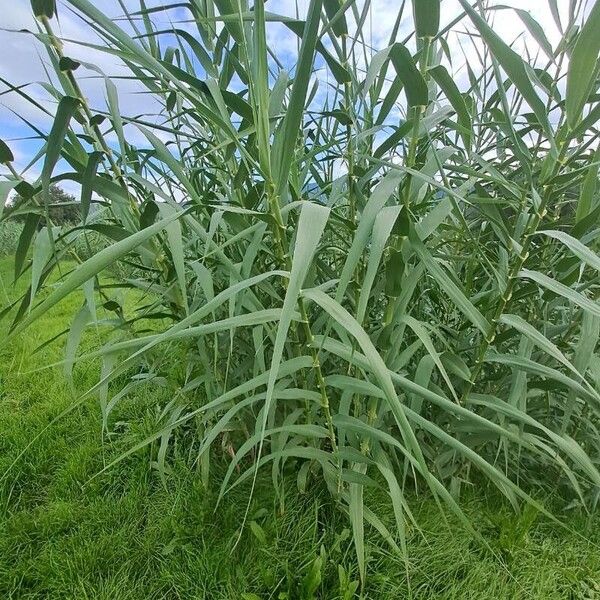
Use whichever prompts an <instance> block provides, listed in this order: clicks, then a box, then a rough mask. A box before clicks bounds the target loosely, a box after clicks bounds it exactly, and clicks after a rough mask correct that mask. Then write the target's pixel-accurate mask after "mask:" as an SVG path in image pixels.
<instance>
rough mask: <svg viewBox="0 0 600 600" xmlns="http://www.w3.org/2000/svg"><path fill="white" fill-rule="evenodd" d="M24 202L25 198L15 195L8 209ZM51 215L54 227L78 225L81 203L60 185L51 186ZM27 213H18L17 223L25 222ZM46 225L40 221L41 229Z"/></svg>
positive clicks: (14, 217)
mask: <svg viewBox="0 0 600 600" xmlns="http://www.w3.org/2000/svg"><path fill="white" fill-rule="evenodd" d="M22 202H23V198H21V196H19V195H18V194H15V195H14V196H13V197H12V198H11V200H10V203H9V205H8V209H9V210H10V209H11V208H12V209H16V208H18V207H19V205H20V204H21V203H22ZM49 214H50V220H51V221H52V223H54V225H66V224H73V223H77V222H78V221H79V220H80V219H81V211H80V207H79V203H78V202H77V200H76V198H75V196H73V195H72V194H68V193H67V192H65V191H64V190H63V189H62V188H61V187H59V186H58V185H51V186H50V195H49ZM26 218H27V214H26V213H21V214H19V213H16V214H15V215H13V219H15V220H16V221H21V222H22V221H25V219H26ZM44 225H45V222H44V220H42V221H40V227H43V226H44Z"/></svg>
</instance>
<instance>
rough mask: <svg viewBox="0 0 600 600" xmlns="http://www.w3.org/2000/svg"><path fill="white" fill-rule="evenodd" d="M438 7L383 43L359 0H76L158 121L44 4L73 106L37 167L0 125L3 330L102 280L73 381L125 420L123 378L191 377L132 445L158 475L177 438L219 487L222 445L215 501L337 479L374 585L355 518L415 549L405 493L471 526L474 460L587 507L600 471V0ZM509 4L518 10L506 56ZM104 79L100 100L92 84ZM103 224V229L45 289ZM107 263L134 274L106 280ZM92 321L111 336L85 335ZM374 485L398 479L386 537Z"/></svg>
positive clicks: (42, 27) (392, 484) (65, 96)
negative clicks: (5, 210) (126, 0)
mask: <svg viewBox="0 0 600 600" xmlns="http://www.w3.org/2000/svg"><path fill="white" fill-rule="evenodd" d="M446 4H447V2H440V1H439V0H427V1H425V0H413V2H412V4H411V3H410V2H408V1H405V2H400V3H398V9H397V13H396V15H395V24H394V27H393V30H392V34H391V37H390V39H389V40H388V44H387V45H386V46H385V47H383V48H376V49H374V48H373V47H372V45H371V41H370V35H369V32H370V26H371V25H370V24H371V23H372V20H373V19H376V18H378V17H377V14H373V13H372V9H371V4H370V2H369V1H368V0H366V1H363V0H345V1H342V0H310V2H306V3H304V4H302V6H304V7H305V10H302V11H301V12H300V16H299V17H297V18H291V17H287V16H281V15H279V14H276V13H275V12H268V11H267V10H266V9H267V6H266V3H265V2H264V0H256V1H255V2H253V3H249V2H248V1H247V0H239V1H236V2H233V1H230V0H190V1H186V2H181V3H178V4H177V7H178V8H179V12H178V13H177V15H178V18H177V19H174V18H173V14H172V13H168V12H167V11H168V9H170V8H173V6H174V5H172V4H165V5H158V6H152V7H147V6H146V4H145V2H143V1H141V0H140V8H139V10H137V11H135V12H125V14H124V15H123V17H122V18H121V19H118V20H115V19H112V18H109V17H108V16H107V15H106V14H104V13H103V11H102V8H101V4H99V3H93V2H90V1H89V0H65V2H64V3H63V5H61V6H60V7H59V8H60V9H61V10H64V11H65V14H70V15H72V14H74V15H77V16H78V17H80V18H81V19H83V20H84V21H85V22H87V23H89V25H90V27H91V28H92V30H93V31H94V33H95V35H96V36H97V39H96V40H79V41H78V42H77V43H78V44H79V45H80V47H82V48H84V49H86V50H89V49H90V48H91V49H94V50H95V51H100V52H105V53H108V54H109V55H110V56H111V58H112V60H113V61H115V63H117V62H118V63H119V69H120V73H122V72H123V71H125V73H126V74H125V75H123V74H121V75H119V77H121V78H122V77H125V78H130V79H134V80H136V81H137V84H138V85H139V86H140V87H143V88H144V91H145V94H146V96H149V97H151V99H152V102H153V106H154V107H155V111H154V114H142V115H124V114H122V112H121V111H120V109H119V93H118V92H119V86H118V84H117V83H116V82H117V79H115V80H111V78H110V73H104V72H102V71H101V70H100V68H99V67H98V66H96V65H94V64H90V63H85V62H81V61H80V60H78V56H77V55H76V54H74V55H72V56H67V55H66V54H65V53H64V50H63V48H64V46H63V43H62V41H61V39H60V37H59V31H60V30H59V28H58V27H59V23H60V21H57V19H56V17H57V15H56V7H55V3H54V1H53V0H50V1H48V0H38V1H34V2H32V5H33V10H34V12H35V14H36V16H37V23H38V31H36V32H30V33H29V34H28V35H31V36H33V37H35V38H36V39H37V40H38V42H40V43H41V44H43V45H44V46H45V48H46V50H47V54H48V56H47V61H48V64H49V65H50V67H51V68H53V74H52V75H51V76H49V81H48V82H46V83H44V88H45V90H46V91H48V92H49V93H50V94H51V96H52V97H53V99H54V100H55V101H56V107H55V110H54V111H53V113H52V115H53V124H52V126H51V128H50V129H49V132H48V133H47V134H46V133H43V132H41V131H39V130H38V135H40V136H41V137H42V138H43V142H44V149H43V150H44V151H43V166H42V169H41V176H40V177H39V178H37V179H33V178H31V177H29V176H28V173H27V171H26V172H23V173H20V172H18V171H17V170H16V169H15V167H14V165H13V162H12V155H11V151H10V149H9V148H8V146H6V145H5V144H3V147H2V153H3V154H2V162H4V163H5V164H6V165H7V167H8V170H9V173H8V175H7V176H6V177H5V179H4V181H3V182H2V184H1V185H2V191H3V193H4V195H5V196H6V195H7V194H8V193H10V191H11V190H12V189H13V188H14V189H17V191H18V193H19V196H20V197H21V198H23V201H22V202H21V204H20V205H19V206H17V207H15V209H14V211H18V212H19V213H20V214H23V215H26V221H25V226H24V229H23V232H22V234H21V236H20V240H19V244H18V249H17V251H16V254H15V277H17V278H20V277H27V278H29V279H30V287H29V289H28V290H27V292H26V293H25V294H24V295H23V297H22V298H21V299H20V300H19V301H18V302H17V303H16V305H15V306H14V310H13V311H12V312H11V311H10V309H11V308H13V307H7V308H6V309H5V311H4V313H3V314H4V315H5V317H6V318H8V317H7V315H9V314H10V315H11V318H13V319H14V322H13V324H12V333H11V335H12V336H16V335H18V334H19V333H20V332H22V331H23V330H24V329H25V328H27V327H29V326H30V325H31V324H33V323H34V322H35V321H36V319H38V318H39V317H40V315H42V314H44V313H45V312H46V311H47V310H49V309H50V308H51V307H53V306H54V305H56V304H57V303H59V302H60V301H61V300H63V299H64V298H65V297H67V296H68V295H70V294H72V293H74V292H75V291H76V290H79V289H80V288H82V287H83V289H84V292H85V294H84V296H85V302H84V303H83V304H82V306H81V308H80V309H79V311H78V312H77V313H76V314H74V315H73V322H72V325H71V328H70V332H69V333H68V338H67V341H66V358H65V363H64V365H65V375H66V377H67V378H69V379H71V373H72V369H73V365H74V364H75V363H76V362H77V361H79V360H84V359H87V358H91V357H96V358H98V357H100V358H101V359H102V364H103V367H102V370H101V374H100V377H99V380H98V382H97V384H96V385H95V386H94V387H92V388H91V389H89V390H80V391H79V400H78V401H79V402H83V401H87V399H91V398H92V397H99V399H100V406H101V418H102V422H103V427H104V429H105V430H107V429H108V428H110V426H111V420H110V413H111V410H112V408H113V407H114V406H115V405H116V404H117V403H118V402H120V401H121V400H122V399H123V398H124V397H125V396H126V394H127V393H128V391H130V390H132V389H134V388H135V387H137V386H140V385H153V384H154V383H156V384H158V382H160V385H162V386H164V385H168V386H170V389H171V390H172V400H171V401H170V402H169V403H168V404H166V405H165V406H164V407H163V409H162V410H163V413H162V414H163V423H164V425H163V427H162V428H161V429H160V430H158V431H156V432H155V433H154V434H152V435H151V436H149V437H148V438H147V439H145V440H142V441H140V443H139V444H138V445H137V446H135V447H132V448H131V449H130V450H129V451H128V452H127V453H126V454H125V455H124V456H126V455H127V454H129V453H132V452H135V451H137V450H138V449H140V448H143V447H144V446H147V445H150V444H153V445H154V446H155V448H157V450H156V451H155V453H154V455H153V461H154V462H155V465H156V466H157V468H158V470H159V472H160V474H161V476H162V477H165V474H166V471H167V462H168V450H169V446H170V444H172V443H174V441H176V440H177V439H178V436H182V435H185V436H187V439H191V440H192V442H191V443H190V446H189V448H190V450H189V452H190V464H194V465H197V466H199V470H200V473H201V477H202V478H203V480H204V482H205V483H206V484H207V485H208V484H209V483H211V482H210V467H211V461H212V460H214V456H215V454H216V452H217V450H218V451H219V454H220V455H222V454H223V452H222V450H223V449H224V450H225V455H226V456H229V458H228V461H229V464H228V470H227V472H226V474H225V475H224V476H223V477H222V479H221V480H220V481H217V482H214V483H215V484H216V485H217V486H218V487H220V496H222V495H223V494H226V493H227V492H228V490H230V489H232V488H233V487H236V486H239V485H246V486H247V489H248V490H249V494H251V493H252V490H253V486H254V482H255V481H256V474H257V471H258V470H259V469H269V470H270V471H271V473H272V481H273V489H274V492H275V494H277V497H278V498H279V500H280V503H281V506H282V508H283V507H284V499H285V490H284V487H283V482H284V480H285V481H289V478H288V477H286V478H285V479H284V477H283V475H284V473H289V472H293V473H295V474H296V479H297V485H298V488H299V489H300V490H308V489H310V488H311V486H314V485H325V486H326V487H327V488H328V489H329V491H330V493H331V494H332V496H333V497H334V498H335V500H336V501H337V503H338V505H339V507H340V509H341V510H344V511H346V512H347V514H348V516H349V520H350V523H351V530H352V534H353V540H354V545H355V547H356V553H357V559H358V565H359V571H360V575H361V578H362V579H364V576H365V548H364V530H365V526H366V525H368V526H370V527H373V528H374V529H375V530H377V531H378V532H379V533H380V534H381V535H382V536H383V537H384V538H385V540H387V542H389V544H390V545H391V546H392V548H393V549H394V550H396V551H398V552H400V553H405V552H406V547H405V546H406V544H405V539H406V537H405V528H406V526H407V523H408V522H410V521H412V513H411V509H410V504H409V501H408V491H409V490H411V489H414V488H415V487H417V488H418V489H428V490H429V492H430V493H431V494H432V495H433V496H434V497H435V498H436V499H438V500H439V502H440V504H441V505H443V506H445V507H447V509H448V510H450V511H451V512H453V513H455V515H457V516H458V518H461V519H463V521H464V523H465V526H467V527H468V526H469V522H468V520H467V519H466V518H464V517H463V513H462V511H461V509H460V500H459V498H460V490H461V487H463V486H464V485H468V484H470V483H472V482H480V481H482V479H486V480H488V481H489V482H491V484H493V485H495V486H496V487H497V488H498V489H499V490H500V492H501V493H502V494H503V495H504V496H505V497H506V498H507V499H508V501H509V502H510V503H511V504H512V505H513V506H514V507H515V509H517V510H518V508H519V506H520V505H522V504H523V503H529V504H533V505H535V506H537V507H538V509H539V510H544V509H543V507H542V506H540V505H538V504H537V501H536V499H534V498H533V497H532V496H531V495H530V494H531V490H532V489H533V488H534V487H535V488H537V487H539V486H542V487H543V486H552V489H553V490H558V491H559V492H560V493H563V494H565V495H567V496H572V497H573V498H574V499H575V500H576V501H577V502H578V503H580V504H581V505H582V506H584V507H586V508H587V509H591V508H593V507H594V506H595V504H596V502H597V499H598V493H599V490H600V473H599V471H598V463H599V461H600V444H599V439H600V438H599V434H598V426H599V425H600V420H599V416H600V411H599V406H600V359H599V357H598V355H597V354H596V347H597V344H598V337H599V328H600V305H599V303H598V292H599V290H600V286H599V278H598V272H599V271H600V259H599V258H598V254H597V249H598V239H599V235H600V229H599V228H598V223H599V216H600V202H599V198H600V196H599V191H600V190H599V188H598V185H597V184H598V166H599V162H600V153H599V151H598V137H599V133H598V129H597V126H596V125H597V121H598V119H599V117H600V96H599V95H598V83H599V80H598V75H599V72H598V52H599V50H600V37H599V36H598V35H597V32H598V31H599V30H600V1H596V2H583V1H578V0H574V1H573V2H571V3H570V6H569V10H568V11H567V12H566V13H563V12H560V11H559V9H558V7H557V4H558V3H556V2H554V1H553V0H549V2H548V10H549V11H550V14H552V15H553V18H554V19H555V20H556V23H557V27H558V29H559V30H560V31H561V32H562V38H561V39H560V40H559V41H558V42H554V43H551V41H550V39H549V38H548V37H547V36H546V33H545V31H544V29H543V28H542V27H541V26H540V25H539V23H537V22H536V21H535V20H533V18H532V17H531V15H530V14H529V13H527V12H525V11H523V10H519V9H509V8H507V7H503V6H499V5H498V6H490V4H491V3H487V2H483V1H480V0H479V1H476V2H475V3H474V4H470V3H469V2H468V1H467V0H460V7H461V9H460V11H458V12H455V13H452V15H449V14H447V11H446V9H445V5H446ZM122 6H123V10H125V8H124V5H122ZM268 8H272V9H273V10H277V3H271V4H269V5H268ZM182 13H185V14H184V16H182ZM498 13H500V14H498ZM168 15H171V18H170V19H169V18H167V17H168ZM494 15H495V16H494ZM494 18H496V19H507V18H509V19H513V20H515V22H520V23H522V32H523V33H522V36H521V37H520V38H519V40H517V42H516V44H517V45H516V46H515V48H516V49H513V48H512V47H511V45H512V42H513V40H506V39H501V38H500V37H499V36H498V35H497V33H496V32H495V30H494V28H493V26H492V25H491V24H490V23H492V20H493V19H494ZM165 23H168V25H167V24H165ZM440 23H448V24H447V25H444V26H441V25H440ZM273 27H278V28H285V29H286V30H287V31H288V35H289V36H290V38H293V39H294V40H295V41H297V53H295V54H294V56H293V57H291V58H290V53H289V52H288V51H287V50H282V52H281V53H279V52H278V48H277V47H276V46H273V45H272V44H269V43H268V42H267V40H268V31H269V30H270V28H273ZM406 31H408V33H407V34H406V35H405V36H404V37H402V36H401V32H402V33H403V34H404V32H406ZM459 34H460V35H459ZM459 41H460V43H461V46H458V44H459ZM70 47H72V44H71V46H70ZM286 48H287V47H286ZM458 48H462V50H463V51H464V53H465V56H466V57H467V59H468V60H467V62H466V64H464V62H465V61H464V58H463V57H462V55H461V52H460V51H457V49H458ZM91 76H93V77H94V78H95V79H96V80H100V81H101V82H103V85H104V86H105V97H106V106H105V107H103V106H92V105H91V104H90V103H89V102H88V100H87V99H86V96H85V94H84V93H83V91H82V87H81V86H82V85H83V82H84V81H85V79H87V78H89V77H91ZM17 91H18V93H19V94H20V95H21V97H22V98H23V99H29V100H30V101H31V102H37V100H36V99H35V97H34V95H33V92H32V91H31V90H30V87H27V86H26V87H23V86H19V87H18V90H17ZM62 166H64V168H62ZM59 167H61V168H59ZM65 179H71V180H73V181H75V182H77V183H79V184H80V185H81V198H80V200H81V222H80V223H79V224H77V226H74V227H64V226H63V227H57V226H55V225H54V224H53V223H52V220H51V218H50V216H49V206H48V204H49V203H48V189H49V186H50V185H52V184H53V183H55V182H59V181H61V180H65ZM91 205H98V207H99V208H98V210H95V211H90V206H91ZM14 211H13V212H14ZM90 232H94V233H95V234H100V235H102V236H104V237H105V238H106V239H107V240H108V241H109V244H108V245H107V246H106V248H105V249H103V250H101V251H99V252H97V253H92V254H91V256H90V258H88V259H87V260H80V261H79V264H77V266H76V267H74V268H72V270H70V272H67V273H63V277H62V279H61V283H60V285H55V284H54V285H53V286H52V287H51V288H49V290H48V291H45V285H44V284H45V283H46V281H47V280H48V278H49V276H50V274H51V273H52V272H53V271H55V270H57V269H58V268H59V266H61V263H63V260H64V259H65V258H69V259H71V258H75V259H76V260H77V258H78V255H77V253H76V252H74V250H73V248H74V247H75V244H80V243H82V242H81V240H83V241H84V242H85V238H86V236H87V235H88V234H90ZM30 250H31V251H30ZM29 257H30V258H29ZM117 261H122V262H124V263H126V264H128V265H130V266H132V267H135V277H130V276H125V275H124V276H123V277H121V278H117V280H116V281H115V280H114V279H113V280H110V281H107V280H106V279H102V278H100V275H101V274H102V273H103V271H104V270H105V269H106V268H107V267H109V266H111V265H114V264H115V263H116V262H117ZM69 264H73V263H69ZM61 268H62V269H63V271H64V267H61ZM118 288H135V289H138V290H141V293H142V294H143V301H141V302H140V303H139V304H138V307H137V308H138V310H137V312H136V313H135V314H134V315H133V316H132V317H130V318H127V319H105V318H103V317H102V315H101V313H100V312H99V307H97V306H96V302H97V299H98V297H100V296H98V293H100V295H101V297H103V298H105V299H106V298H110V297H111V295H112V294H113V293H114V290H115V289H118ZM94 292H96V293H94ZM148 318H150V319H152V318H154V319H156V321H155V322H156V323H161V324H162V325H161V326H157V327H156V328H155V329H153V330H150V331H149V330H148V327H147V324H146V325H144V324H143V323H147V321H145V319H148ZM96 326H97V327H102V328H111V327H112V329H113V330H114V331H113V335H112V336H111V337H110V341H109V342H108V343H107V344H106V345H104V346H103V347H102V348H100V349H99V350H98V351H97V352H95V353H93V354H91V355H90V354H87V355H79V354H78V352H77V349H78V345H79V340H80V338H81V336H82V333H83V332H84V331H85V329H86V328H89V327H96ZM116 462H118V461H116ZM113 464H114V463H113ZM113 464H111V465H109V467H112V466H113ZM107 468H108V467H107ZM366 487H377V488H381V489H383V490H385V491H387V493H388V495H389V502H390V505H391V506H392V507H393V512H394V515H395V527H394V529H393V530H392V529H390V528H389V523H387V522H386V523H384V521H383V520H382V519H381V518H380V516H378V514H377V512H376V510H373V509H372V508H374V507H370V506H369V504H368V502H367V501H366V499H367V498H368V495H366V494H364V490H365V488H366Z"/></svg>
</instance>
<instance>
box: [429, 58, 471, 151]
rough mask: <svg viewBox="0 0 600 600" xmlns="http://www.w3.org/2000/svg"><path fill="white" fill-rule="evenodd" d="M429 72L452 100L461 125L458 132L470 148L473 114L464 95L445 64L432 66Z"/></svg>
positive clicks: (451, 102)
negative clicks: (470, 112)
mask: <svg viewBox="0 0 600 600" xmlns="http://www.w3.org/2000/svg"><path fill="white" fill-rule="evenodd" d="M429 73H430V74H431V76H432V77H433V79H434V80H435V82H436V83H437V84H438V85H439V86H440V88H442V91H443V92H444V94H446V98H448V100H449V101H450V104H451V105H452V108H453V109H454V110H455V111H456V116H457V118H458V124H459V125H460V129H459V131H458V133H459V135H460V136H461V137H462V139H463V142H464V144H465V147H466V148H467V149H470V148H471V136H472V133H473V132H472V123H471V115H470V114H469V111H468V109H467V105H466V103H465V99H464V98H463V95H462V94H461V93H460V91H459V89H458V87H457V86H456V83H454V80H453V79H452V77H450V74H449V73H448V71H447V70H446V68H445V67H444V66H442V65H437V66H435V67H432V68H430V69H429Z"/></svg>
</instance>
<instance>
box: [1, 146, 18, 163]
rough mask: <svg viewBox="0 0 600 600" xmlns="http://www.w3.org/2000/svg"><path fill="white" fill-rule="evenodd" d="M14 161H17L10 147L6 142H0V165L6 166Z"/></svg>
mask: <svg viewBox="0 0 600 600" xmlns="http://www.w3.org/2000/svg"><path fill="white" fill-rule="evenodd" d="M13 160H15V157H14V154H13V153H12V151H11V149H10V148H9V147H8V145H7V144H6V142H4V141H3V140H0V163H2V164H6V163H9V162H13Z"/></svg>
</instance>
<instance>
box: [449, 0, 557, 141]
mask: <svg viewBox="0 0 600 600" xmlns="http://www.w3.org/2000/svg"><path fill="white" fill-rule="evenodd" d="M459 1H460V3H461V5H462V7H463V9H464V10H465V12H466V13H467V14H468V15H469V17H470V18H471V20H472V21H473V23H474V24H475V27H477V29H478V30H479V33H480V34H481V36H482V37H483V39H484V40H485V41H486V43H487V44H488V46H489V48H490V50H491V52H492V54H493V55H494V57H495V58H496V60H497V61H498V62H499V63H500V65H501V66H502V68H503V69H504V71H505V72H506V74H507V75H508V77H509V79H510V81H511V82H512V83H513V84H514V85H515V87H516V88H517V89H518V90H519V92H520V93H521V95H522V96H523V98H525V100H526V102H527V104H529V106H530V107H531V109H532V110H533V112H534V113H535V116H536V117H537V119H538V121H539V122H540V124H541V125H542V127H543V128H544V130H545V131H546V132H547V133H548V134H550V133H551V128H550V124H549V122H548V112H547V110H546V106H545V104H544V103H543V102H542V100H541V99H540V97H539V96H538V95H537V93H536V91H535V89H534V87H533V85H532V83H531V80H530V79H529V75H528V73H527V69H526V68H525V63H524V61H523V59H522V58H521V57H520V56H519V55H518V54H517V53H516V52H515V51H514V50H513V49H512V48H510V47H509V46H508V45H507V44H506V43H504V41H503V40H502V39H501V38H500V36H499V35H498V34H497V33H496V32H495V31H494V30H493V29H492V28H491V27H490V26H489V25H488V24H487V23H486V22H485V21H484V20H483V19H482V18H481V17H480V16H479V14H477V12H476V11H475V10H474V9H473V8H472V7H471V6H470V5H469V3H468V2H467V0H459Z"/></svg>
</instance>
